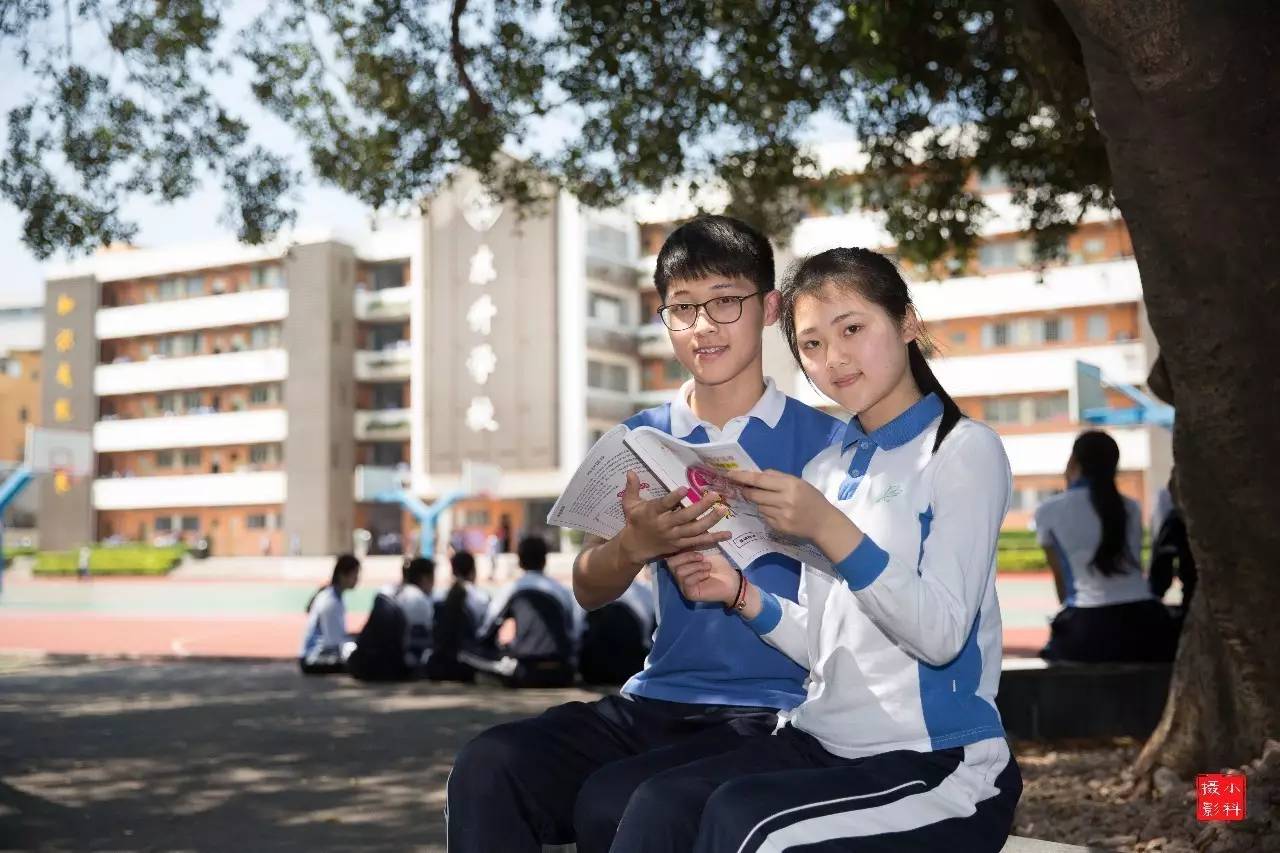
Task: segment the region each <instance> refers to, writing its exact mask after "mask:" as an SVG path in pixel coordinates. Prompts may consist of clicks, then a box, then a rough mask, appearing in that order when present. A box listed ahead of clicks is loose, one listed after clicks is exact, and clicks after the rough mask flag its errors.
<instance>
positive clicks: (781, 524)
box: [725, 471, 843, 541]
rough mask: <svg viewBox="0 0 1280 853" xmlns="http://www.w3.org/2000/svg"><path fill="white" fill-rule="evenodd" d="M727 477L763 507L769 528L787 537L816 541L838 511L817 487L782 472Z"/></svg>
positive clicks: (746, 472)
mask: <svg viewBox="0 0 1280 853" xmlns="http://www.w3.org/2000/svg"><path fill="white" fill-rule="evenodd" d="M725 477H726V478H727V479H729V480H731V481H732V482H733V483H735V484H737V485H738V487H739V488H740V489H741V490H742V494H743V496H744V497H745V498H747V500H749V501H751V502H752V503H754V504H755V505H756V506H758V507H759V508H760V516H761V517H762V518H763V519H764V520H765V523H767V524H768V525H769V527H771V528H773V530H775V531H777V532H778V533H782V534H784V535H787V536H798V537H800V538H803V539H808V540H810V541H817V539H818V534H819V532H820V531H822V529H823V528H824V526H825V523H826V521H827V520H828V519H829V518H830V516H831V513H832V511H835V512H839V510H836V509H835V507H833V506H832V505H831V502H830V501H828V500H827V498H826V496H825V495H823V494H822V492H820V491H818V490H817V489H816V488H815V487H814V486H812V485H811V484H809V483H807V482H805V481H804V480H802V479H800V478H799V477H793V476H792V475H790V474H784V473H782V472H781V471H730V472H727V473H726V474H725ZM841 517H842V518H843V514H841Z"/></svg>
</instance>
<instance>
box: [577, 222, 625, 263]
mask: <svg viewBox="0 0 1280 853" xmlns="http://www.w3.org/2000/svg"><path fill="white" fill-rule="evenodd" d="M587 248H588V249H590V250H592V251H594V252H597V253H600V254H603V255H606V256H608V257H614V258H625V257H626V256H627V232H625V231H623V230H622V229H621V228H614V227H613V226H612V225H602V224H600V223H594V224H592V225H590V226H588V227H587Z"/></svg>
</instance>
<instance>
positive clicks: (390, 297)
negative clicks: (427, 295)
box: [355, 285, 413, 320]
mask: <svg viewBox="0 0 1280 853" xmlns="http://www.w3.org/2000/svg"><path fill="white" fill-rule="evenodd" d="M355 298H356V302H355V313H356V319H357V320H403V319H407V318H408V317H409V309H410V306H411V305H412V304H413V289H412V288H411V287H409V286H408V285H405V286H404V287H387V288H383V289H382V290H357V291H356V297H355Z"/></svg>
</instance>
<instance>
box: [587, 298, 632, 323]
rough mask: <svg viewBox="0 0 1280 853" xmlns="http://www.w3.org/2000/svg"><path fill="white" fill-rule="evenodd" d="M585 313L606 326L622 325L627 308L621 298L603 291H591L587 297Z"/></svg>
mask: <svg viewBox="0 0 1280 853" xmlns="http://www.w3.org/2000/svg"><path fill="white" fill-rule="evenodd" d="M587 315H588V316H589V317H591V318H592V319H593V320H599V321H600V322H601V323H603V324H605V325H608V326H624V325H626V323H627V309H626V306H625V305H623V303H622V300H621V299H619V298H617V297H616V296H606V295H605V294H603V293H592V294H590V295H589V296H588V297H587Z"/></svg>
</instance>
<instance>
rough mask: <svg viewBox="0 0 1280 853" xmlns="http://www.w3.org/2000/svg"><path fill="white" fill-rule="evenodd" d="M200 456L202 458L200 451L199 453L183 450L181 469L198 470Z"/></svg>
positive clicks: (197, 451)
mask: <svg viewBox="0 0 1280 853" xmlns="http://www.w3.org/2000/svg"><path fill="white" fill-rule="evenodd" d="M201 456H202V454H201V453H200V451H199V450H184V451H182V467H183V468H198V467H200V458H201Z"/></svg>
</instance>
